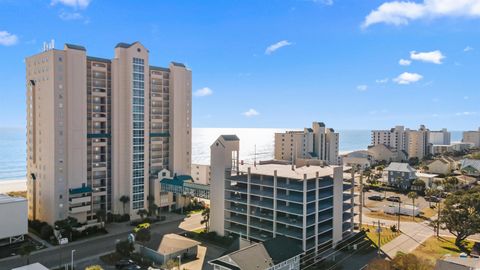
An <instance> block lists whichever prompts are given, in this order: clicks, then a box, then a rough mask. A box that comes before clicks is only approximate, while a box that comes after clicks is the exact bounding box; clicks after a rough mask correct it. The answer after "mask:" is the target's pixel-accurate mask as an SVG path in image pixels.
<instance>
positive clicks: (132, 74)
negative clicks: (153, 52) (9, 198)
mask: <svg viewBox="0 0 480 270" xmlns="http://www.w3.org/2000/svg"><path fill="white" fill-rule="evenodd" d="M25 62H26V67H27V71H26V84H27V146H28V147H27V179H28V200H29V218H30V219H38V220H43V221H47V222H49V223H53V222H55V221H56V220H59V219H64V218H66V217H67V216H72V217H75V218H77V219H79V220H80V221H87V220H93V219H95V213H96V212H97V211H98V210H100V209H102V210H104V211H106V212H107V213H108V212H111V213H120V214H122V213H123V212H124V211H125V212H127V213H130V214H132V215H135V213H136V210H137V209H141V208H146V207H147V204H148V203H147V200H146V198H147V196H148V194H149V186H148V183H149V178H150V177H157V173H158V171H160V170H161V169H164V168H167V169H169V170H170V171H172V172H174V173H178V174H190V164H191V157H190V154H191V121H192V120H191V87H192V86H191V80H192V78H191V71H190V70H189V69H187V68H186V67H185V66H184V65H183V64H179V63H173V62H172V63H171V64H170V65H169V67H168V68H162V67H155V66H151V65H150V64H149V51H148V49H146V48H145V47H144V46H143V45H142V44H141V43H139V42H135V43H133V44H125V43H119V44H118V45H117V46H116V47H115V57H114V58H113V59H104V58H97V57H91V56H87V52H86V49H85V48H84V47H82V46H78V45H71V44H65V46H64V49H63V50H56V49H50V50H45V51H44V52H42V53H39V54H37V55H34V56H31V57H28V58H27V59H26V61H25ZM123 196H126V197H128V198H129V200H128V202H127V203H122V202H121V201H120V198H121V197H123Z"/></svg>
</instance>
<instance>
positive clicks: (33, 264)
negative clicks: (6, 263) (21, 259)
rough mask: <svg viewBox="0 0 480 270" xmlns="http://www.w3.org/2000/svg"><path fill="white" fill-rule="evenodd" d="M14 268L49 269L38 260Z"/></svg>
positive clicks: (25, 269)
mask: <svg viewBox="0 0 480 270" xmlns="http://www.w3.org/2000/svg"><path fill="white" fill-rule="evenodd" d="M12 270H48V268H47V267H45V266H43V265H42V264H40V263H38V262H37V263H32V264H29V265H25V266H21V267H17V268H13V269H12Z"/></svg>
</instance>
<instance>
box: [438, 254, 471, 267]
mask: <svg viewBox="0 0 480 270" xmlns="http://www.w3.org/2000/svg"><path fill="white" fill-rule="evenodd" d="M434 269H435V270H480V259H478V258H463V257H453V256H448V255H447V256H445V257H444V258H442V259H438V260H437V263H436V264H435V268H434Z"/></svg>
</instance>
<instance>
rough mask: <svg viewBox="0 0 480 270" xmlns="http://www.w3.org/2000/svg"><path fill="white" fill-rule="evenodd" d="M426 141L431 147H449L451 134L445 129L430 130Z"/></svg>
mask: <svg viewBox="0 0 480 270" xmlns="http://www.w3.org/2000/svg"><path fill="white" fill-rule="evenodd" d="M428 141H429V142H430V143H431V144H432V145H449V144H450V143H451V133H450V131H448V130H447V129H446V128H443V129H442V130H431V131H430V133H429V134H428Z"/></svg>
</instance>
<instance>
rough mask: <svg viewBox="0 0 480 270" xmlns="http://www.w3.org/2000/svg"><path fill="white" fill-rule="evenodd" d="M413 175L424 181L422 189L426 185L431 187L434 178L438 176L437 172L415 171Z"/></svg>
mask: <svg viewBox="0 0 480 270" xmlns="http://www.w3.org/2000/svg"><path fill="white" fill-rule="evenodd" d="M415 175H416V176H417V179H419V180H422V181H423V182H425V187H423V188H424V189H425V188H427V187H428V188H431V187H432V185H433V182H434V180H435V178H437V177H438V174H431V173H421V172H417V173H416V174H415Z"/></svg>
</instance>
